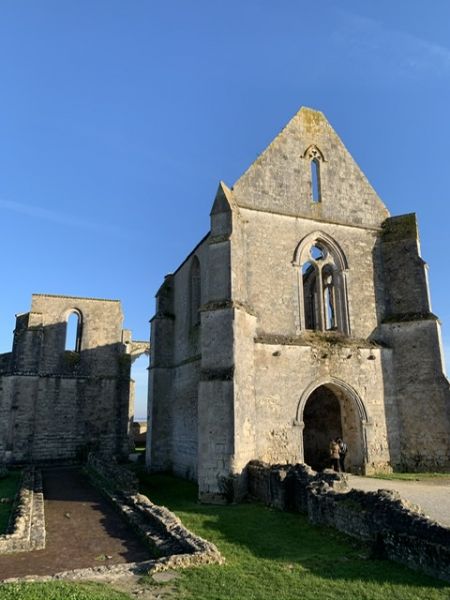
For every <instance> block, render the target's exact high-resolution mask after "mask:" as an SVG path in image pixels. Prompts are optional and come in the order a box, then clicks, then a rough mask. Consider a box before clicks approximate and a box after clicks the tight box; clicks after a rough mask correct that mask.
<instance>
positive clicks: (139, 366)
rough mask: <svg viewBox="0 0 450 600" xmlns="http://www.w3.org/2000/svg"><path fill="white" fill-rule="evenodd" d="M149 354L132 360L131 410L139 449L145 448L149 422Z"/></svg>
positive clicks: (135, 441) (134, 433)
mask: <svg viewBox="0 0 450 600" xmlns="http://www.w3.org/2000/svg"><path fill="white" fill-rule="evenodd" d="M148 367H149V355H148V354H141V355H140V356H139V357H138V358H136V359H135V360H132V362H131V373H130V376H131V381H130V405H129V411H130V415H131V419H132V421H133V423H136V424H137V425H134V426H133V441H134V444H135V447H136V448H137V449H139V450H143V449H144V448H145V432H146V429H147V428H146V423H147V396H148Z"/></svg>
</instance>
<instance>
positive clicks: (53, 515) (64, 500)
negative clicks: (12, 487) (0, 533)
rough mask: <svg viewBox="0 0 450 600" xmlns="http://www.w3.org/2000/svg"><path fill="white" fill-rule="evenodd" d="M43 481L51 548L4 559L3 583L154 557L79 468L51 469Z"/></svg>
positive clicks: (0, 563) (1, 568) (0, 571)
mask: <svg viewBox="0 0 450 600" xmlns="http://www.w3.org/2000/svg"><path fill="white" fill-rule="evenodd" d="M43 482H44V506H45V523H46V530H47V543H46V548H45V550H35V551H33V552H20V553H18V554H4V555H1V556H0V580H2V579H7V578H9V577H22V576H24V575H52V574H54V573H57V572H59V571H66V570H71V569H79V568H84V567H95V566H99V565H104V564H108V565H112V564H117V563H125V562H134V561H142V560H148V559H149V558H151V556H150V552H149V550H148V549H147V548H146V547H145V546H144V545H143V544H142V543H141V541H140V540H139V539H138V538H137V537H136V535H135V534H134V532H133V531H131V529H130V528H129V527H128V526H127V525H126V523H125V522H124V521H123V520H122V519H121V517H120V516H119V515H118V514H117V513H116V512H115V511H114V510H113V509H112V507H111V506H110V505H109V504H108V503H107V502H106V500H105V499H104V498H103V496H102V495H101V494H100V492H99V491H98V490H97V489H96V488H94V487H93V486H92V485H91V484H90V483H89V481H88V480H87V478H86V477H85V476H84V475H83V474H82V473H81V472H80V471H79V470H78V469H73V468H54V469H46V470H45V471H43Z"/></svg>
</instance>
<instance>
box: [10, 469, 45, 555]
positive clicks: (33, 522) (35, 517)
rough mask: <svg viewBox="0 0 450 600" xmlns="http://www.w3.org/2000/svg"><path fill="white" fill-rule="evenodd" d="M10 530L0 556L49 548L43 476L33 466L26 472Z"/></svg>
mask: <svg viewBox="0 0 450 600" xmlns="http://www.w3.org/2000/svg"><path fill="white" fill-rule="evenodd" d="M8 530H9V531H8V533H6V534H4V535H0V554H10V553H13V552H25V551H29V550H42V549H43V548H45V517H44V498H43V493H42V477H41V473H40V471H37V470H35V469H34V468H33V467H29V468H27V469H25V471H24V472H23V476H22V481H21V484H20V489H19V492H18V496H17V498H16V503H15V507H14V509H13V513H12V515H11V519H10V525H9V527H8Z"/></svg>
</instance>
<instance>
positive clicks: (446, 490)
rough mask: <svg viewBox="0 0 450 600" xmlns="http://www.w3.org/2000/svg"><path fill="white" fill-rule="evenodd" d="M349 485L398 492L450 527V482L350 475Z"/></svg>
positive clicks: (432, 517)
mask: <svg viewBox="0 0 450 600" xmlns="http://www.w3.org/2000/svg"><path fill="white" fill-rule="evenodd" d="M348 483H349V485H350V487H352V488H355V489H358V490H365V491H376V490H380V489H384V490H396V491H397V492H399V493H400V494H401V495H402V496H403V497H404V498H406V500H409V501H410V502H413V503H414V504H418V505H419V506H420V507H421V508H422V509H423V511H424V512H425V514H426V515H427V516H428V517H430V518H431V519H433V520H435V521H438V522H439V523H441V524H442V525H445V526H447V527H450V480H447V479H434V480H432V481H429V482H428V481H427V482H424V481H390V480H386V479H372V478H370V477H358V476H356V475H350V474H349V475H348Z"/></svg>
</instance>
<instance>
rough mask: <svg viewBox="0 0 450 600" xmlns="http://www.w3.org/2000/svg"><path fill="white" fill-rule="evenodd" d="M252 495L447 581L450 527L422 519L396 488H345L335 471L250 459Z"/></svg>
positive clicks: (378, 552)
mask: <svg viewBox="0 0 450 600" xmlns="http://www.w3.org/2000/svg"><path fill="white" fill-rule="evenodd" d="M246 472H247V483H248V492H249V495H250V497H251V498H253V499H257V500H259V501H261V502H264V503H265V504H267V505H268V506H273V507H275V508H278V509H280V510H290V511H295V512H301V513H304V514H306V515H307V516H308V518H309V520H310V521H311V522H312V523H313V524H316V525H326V526H328V527H334V528H336V529H338V530H340V531H342V532H343V533H346V534H348V535H350V536H352V537H354V538H358V539H360V540H363V541H365V542H368V543H369V545H371V546H372V549H373V552H374V553H375V555H376V556H377V557H383V558H389V559H390V560H393V561H395V562H399V563H401V564H404V565H406V566H408V567H410V568H412V569H416V570H420V571H423V572H425V573H427V574H428V575H432V576H434V577H439V578H441V579H444V580H446V581H450V529H449V528H447V527H443V526H441V525H439V523H436V522H435V521H432V520H431V519H429V518H428V517H426V516H425V515H424V514H423V512H422V511H421V510H420V509H419V508H418V507H416V506H414V505H412V504H411V503H409V502H408V501H406V500H404V499H402V498H401V497H400V495H399V494H398V493H397V492H393V491H390V490H382V489H381V490H378V491H377V492H363V491H360V490H350V491H342V490H345V482H344V481H342V480H341V478H340V476H338V475H337V474H336V473H332V472H328V473H327V472H325V473H315V472H314V471H312V470H311V469H309V467H307V466H306V465H302V464H299V465H282V466H281V465H267V464H263V463H258V462H256V461H255V462H253V463H250V464H249V465H248V467H247V469H246Z"/></svg>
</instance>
